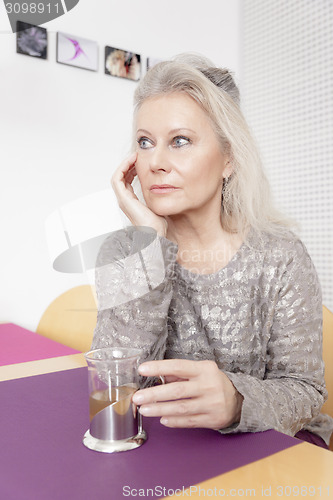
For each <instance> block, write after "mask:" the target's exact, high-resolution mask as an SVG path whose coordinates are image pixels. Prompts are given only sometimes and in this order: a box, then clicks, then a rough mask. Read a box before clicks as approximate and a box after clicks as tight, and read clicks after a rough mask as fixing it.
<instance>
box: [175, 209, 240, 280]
mask: <svg viewBox="0 0 333 500" xmlns="http://www.w3.org/2000/svg"><path fill="white" fill-rule="evenodd" d="M167 221H168V232H167V238H168V239H169V240H171V241H173V242H174V243H176V244H177V245H178V256H177V261H178V262H179V263H180V264H181V265H182V266H183V267H186V268H188V269H190V270H192V271H193V272H198V273H201V274H207V273H212V272H216V271H217V270H219V269H221V267H224V266H225V265H226V264H227V263H228V262H229V260H230V259H231V257H232V256H233V255H234V254H235V253H236V251H237V250H238V248H239V247H240V246H241V244H242V238H241V237H240V235H238V234H231V233H228V232H227V231H225V230H224V229H223V227H222V220H221V215H220V213H219V211H216V210H215V212H213V213H210V214H207V213H204V212H203V211H201V212H200V214H197V213H196V214H194V213H187V214H180V215H177V216H169V217H167Z"/></svg>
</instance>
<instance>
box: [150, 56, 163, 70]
mask: <svg viewBox="0 0 333 500" xmlns="http://www.w3.org/2000/svg"><path fill="white" fill-rule="evenodd" d="M162 61H163V59H156V57H147V71H148V70H149V69H150V68H152V67H153V66H155V64H157V63H160V62H162Z"/></svg>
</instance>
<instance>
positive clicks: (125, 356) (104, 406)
mask: <svg viewBox="0 0 333 500" xmlns="http://www.w3.org/2000/svg"><path fill="white" fill-rule="evenodd" d="M141 355H142V351H141V350H140V349H131V348H125V347H119V348H118V347H105V348H101V349H95V350H93V351H89V352H87V353H85V355H84V356H85V359H86V361H87V364H88V388H89V413H90V426H89V429H88V430H87V432H86V433H85V435H84V437H83V444H84V445H85V446H86V447H87V448H90V449H91V450H95V451H102V452H105V453H114V452H118V451H127V450H133V449H135V448H138V447H139V446H141V445H142V444H143V443H144V442H145V441H146V439H147V434H146V432H145V431H144V430H143V428H142V416H141V414H140V413H139V411H138V409H137V406H136V405H135V404H134V403H133V402H132V396H133V394H134V393H135V392H136V391H137V390H138V389H139V375H138V366H139V363H140V356H141ZM160 379H161V382H162V383H164V380H163V377H160Z"/></svg>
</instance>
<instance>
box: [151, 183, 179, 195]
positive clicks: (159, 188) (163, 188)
mask: <svg viewBox="0 0 333 500" xmlns="http://www.w3.org/2000/svg"><path fill="white" fill-rule="evenodd" d="M178 189H179V188H177V187H176V186H171V185H170V184H153V185H152V186H150V191H151V192H152V193H160V194H162V193H172V192H173V191H177V190H178Z"/></svg>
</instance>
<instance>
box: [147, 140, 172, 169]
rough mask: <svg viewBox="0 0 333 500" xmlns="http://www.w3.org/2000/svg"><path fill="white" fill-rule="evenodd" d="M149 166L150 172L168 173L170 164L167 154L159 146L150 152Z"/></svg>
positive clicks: (170, 167)
mask: <svg viewBox="0 0 333 500" xmlns="http://www.w3.org/2000/svg"><path fill="white" fill-rule="evenodd" d="M149 166H150V170H151V171H152V172H170V171H171V169H172V164H171V161H170V159H169V155H168V152H167V151H165V150H164V149H163V147H161V146H155V147H154V149H153V151H151V156H150V161H149Z"/></svg>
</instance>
